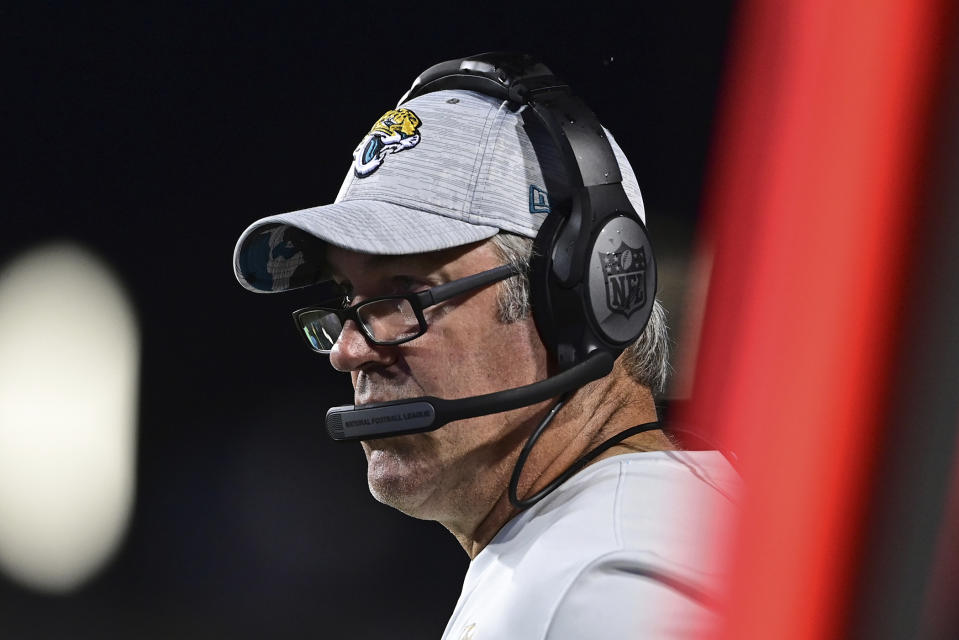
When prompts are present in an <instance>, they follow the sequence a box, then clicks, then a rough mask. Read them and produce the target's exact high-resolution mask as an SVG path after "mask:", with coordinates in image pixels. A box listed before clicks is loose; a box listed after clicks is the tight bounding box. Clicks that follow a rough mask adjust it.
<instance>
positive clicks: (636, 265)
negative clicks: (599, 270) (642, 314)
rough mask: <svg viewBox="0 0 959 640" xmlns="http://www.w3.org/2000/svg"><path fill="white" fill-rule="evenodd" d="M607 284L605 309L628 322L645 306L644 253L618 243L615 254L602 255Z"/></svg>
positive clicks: (643, 249) (613, 252)
mask: <svg viewBox="0 0 959 640" xmlns="http://www.w3.org/2000/svg"><path fill="white" fill-rule="evenodd" d="M599 258H600V260H601V261H602V265H603V277H604V278H605V280H606V306H607V307H608V308H609V310H610V311H612V312H613V313H619V314H622V315H624V316H626V317H627V318H628V317H629V316H631V315H632V314H633V312H634V311H636V310H638V309H640V308H642V306H643V305H644V304H646V250H645V248H643V247H640V248H638V249H636V248H633V247H630V246H629V245H627V244H626V243H625V242H621V243H620V245H619V248H618V249H616V250H615V251H607V252H601V253H600V254H599Z"/></svg>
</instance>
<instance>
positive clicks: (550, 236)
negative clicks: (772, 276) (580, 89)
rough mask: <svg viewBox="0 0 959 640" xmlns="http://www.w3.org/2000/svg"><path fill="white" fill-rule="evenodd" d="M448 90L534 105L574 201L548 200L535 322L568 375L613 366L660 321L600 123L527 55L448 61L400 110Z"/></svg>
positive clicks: (641, 234) (537, 261) (634, 220)
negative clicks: (596, 358)
mask: <svg viewBox="0 0 959 640" xmlns="http://www.w3.org/2000/svg"><path fill="white" fill-rule="evenodd" d="M444 89H465V90H469V91H477V92H479V93H484V94H486V95H490V96H493V97H495V98H499V99H502V100H508V101H510V102H513V103H515V104H516V105H517V106H519V105H527V108H528V110H529V111H530V112H532V113H533V114H535V117H536V118H537V120H538V121H539V122H540V124H541V125H542V126H543V128H544V129H545V131H546V132H547V134H548V135H549V138H550V139H551V140H552V142H553V144H554V145H556V148H557V149H558V150H559V152H560V156H561V158H562V160H563V164H564V166H565V167H566V175H567V177H568V180H569V194H570V195H569V198H564V199H563V201H562V202H560V201H559V199H555V198H552V197H551V198H550V200H551V204H552V205H553V206H552V208H551V211H550V213H549V215H548V216H547V218H546V220H545V221H544V222H543V225H542V227H541V228H540V230H539V232H538V235H537V236H536V239H535V240H534V244H533V247H534V251H533V259H532V262H531V264H530V289H531V297H532V305H533V317H534V319H535V321H536V326H537V329H538V330H539V332H540V336H541V337H542V339H543V342H544V344H545V345H546V346H547V348H548V349H549V352H550V354H552V356H553V357H554V359H555V363H556V365H557V367H558V369H559V370H560V371H563V370H566V369H568V368H569V367H572V366H574V365H576V364H579V363H581V362H583V361H585V359H586V358H587V356H589V355H590V354H591V353H593V352H595V351H597V350H601V351H604V352H607V353H609V354H610V355H611V356H612V357H613V358H614V359H615V358H616V357H618V356H619V354H620V353H622V351H623V349H625V348H626V347H627V346H629V345H630V344H631V343H632V342H634V341H635V340H636V339H637V338H639V336H640V334H642V332H643V329H644V328H645V327H646V323H647V322H648V321H649V317H650V315H651V314H652V309H653V301H654V298H655V295H656V263H655V259H654V256H653V249H652V245H651V244H650V242H649V238H648V236H647V234H646V227H645V225H644V224H643V222H642V220H641V219H640V217H639V215H638V214H637V213H636V211H635V209H634V208H633V206H632V204H631V203H630V201H629V198H628V197H627V195H626V191H625V190H624V188H623V184H622V174H621V173H620V170H619V164H618V163H617V161H616V156H615V153H614V152H613V148H612V146H611V145H610V143H609V140H608V139H607V137H606V132H605V131H604V129H603V127H602V125H601V124H600V123H599V121H598V120H597V118H596V116H595V115H594V114H593V112H592V111H591V110H590V109H589V107H587V106H586V105H585V103H583V101H582V100H580V99H579V98H577V97H576V96H574V95H573V94H572V92H571V91H570V88H569V86H568V85H567V84H566V83H565V82H563V81H562V80H560V79H559V78H557V77H556V76H554V75H553V73H552V72H551V71H550V70H549V68H548V67H547V66H546V65H544V64H542V63H541V62H538V61H536V60H535V59H534V58H532V57H531V56H529V55H527V54H521V53H507V52H492V53H483V54H479V55H475V56H470V57H468V58H462V59H458V60H449V61H447V62H441V63H439V64H437V65H434V66H432V67H430V68H429V69H427V70H426V71H424V72H423V73H422V74H420V76H419V77H417V79H416V80H415V81H414V83H413V86H412V87H411V88H410V90H409V91H408V92H407V93H406V94H405V95H404V96H403V97H402V98H401V99H400V104H402V103H404V102H406V101H407V100H411V99H412V98H414V97H416V96H419V95H423V94H424V93H430V92H432V91H440V90H444ZM551 195H552V194H551ZM554 200H555V202H554Z"/></svg>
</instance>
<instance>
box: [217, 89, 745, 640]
mask: <svg viewBox="0 0 959 640" xmlns="http://www.w3.org/2000/svg"><path fill="white" fill-rule="evenodd" d="M523 111H524V109H522V108H517V107H516V105H514V104H508V103H506V102H504V101H503V100H498V99H496V98H493V97H491V96H488V95H483V94H480V93H476V92H473V91H465V90H459V89H454V90H441V91H435V92H432V93H427V94H425V95H421V96H419V97H415V98H413V99H411V100H409V101H408V102H406V103H404V104H403V105H401V107H400V108H397V109H394V110H391V111H388V112H387V113H386V114H385V115H384V116H383V117H382V118H380V120H379V121H377V123H376V124H375V125H374V126H373V128H372V130H371V131H370V132H369V133H368V134H367V135H366V136H365V137H364V138H363V139H362V141H361V142H360V144H359V146H358V147H357V148H356V150H355V152H354V159H353V164H352V167H351V169H350V172H349V174H348V176H347V178H346V180H345V182H344V183H343V186H342V188H341V190H340V193H339V195H338V196H337V199H336V202H335V203H334V204H332V205H327V206H321V207H316V208H313V209H307V210H304V211H298V212H293V213H289V214H283V215H280V216H272V217H268V218H264V219H262V220H260V221H258V222H256V223H255V224H253V225H252V226H251V227H249V228H248V229H247V230H246V231H245V232H244V234H243V235H242V236H241V238H240V241H239V242H238V244H237V250H236V254H235V260H234V266H235V271H236V275H237V278H238V279H239V280H240V282H241V283H242V284H243V285H244V286H246V287H247V288H249V289H252V290H255V291H282V290H285V289H289V288H293V287H299V286H307V285H311V284H317V283H321V282H325V283H327V284H326V285H324V286H326V287H327V289H326V293H325V294H322V295H323V296H324V297H329V295H330V292H333V293H336V294H337V297H336V298H335V299H334V300H326V301H319V300H318V304H319V305H320V306H319V307H317V308H309V309H306V310H301V311H298V312H297V313H296V314H295V317H296V320H297V327H298V329H299V330H300V332H301V333H302V335H303V336H304V337H305V338H306V341H307V344H308V346H309V347H310V348H312V349H314V350H315V351H318V352H320V353H324V354H328V355H329V358H330V363H331V364H332V365H333V367H334V368H336V369H337V370H339V371H343V372H348V373H349V374H350V375H351V377H352V381H353V386H354V389H355V398H354V402H355V404H356V406H357V407H358V408H359V407H362V406H366V405H370V404H375V403H382V402H388V401H395V400H406V399H410V398H420V397H423V396H433V397H436V398H444V399H460V398H470V397H475V396H479V395H483V394H489V393H495V392H498V391H501V390H504V389H516V388H519V387H524V386H526V385H530V384H534V383H537V382H539V381H542V380H544V379H547V378H548V377H550V376H551V375H553V374H554V373H555V371H556V369H557V363H556V361H555V357H554V356H553V355H552V354H550V352H549V350H548V349H547V347H546V346H545V344H544V340H543V339H542V338H541V336H540V333H539V331H538V329H537V325H536V322H535V319H534V316H533V314H532V313H531V310H530V294H529V279H528V277H527V269H528V265H529V261H530V258H531V251H532V240H531V239H532V238H534V237H535V236H536V234H537V231H538V229H539V227H540V225H541V224H542V223H543V221H544V219H545V218H546V215H547V214H549V213H550V212H551V203H558V202H561V201H563V200H564V198H566V197H567V196H568V183H569V180H568V172H567V171H566V170H565V168H564V165H563V161H562V158H561V157H560V153H559V152H558V150H557V149H556V148H555V147H554V146H553V144H552V142H551V141H550V140H549V139H548V136H546V135H545V134H544V131H543V130H542V128H541V127H537V125H536V122H535V121H534V120H531V119H530V118H526V117H524V113H523ZM609 140H610V144H611V145H612V148H613V152H614V153H615V158H616V161H617V163H618V165H619V168H620V171H621V173H622V175H623V188H624V189H625V191H626V194H627V195H628V197H629V200H630V202H631V203H632V205H633V208H634V209H635V210H636V211H637V212H638V213H639V214H640V215H641V216H642V215H643V205H642V199H641V196H640V192H639V187H638V185H637V183H636V178H635V176H634V174H633V171H632V169H631V167H630V166H629V162H628V161H627V160H626V157H625V156H624V155H623V152H622V150H621V149H620V148H619V147H618V145H616V143H615V141H613V140H612V137H611V136H609ZM630 255H632V254H630ZM623 260H624V261H625V262H624V263H623V264H626V263H627V262H629V261H630V260H631V258H630V256H623ZM503 265H509V266H508V267H506V268H504V267H503ZM627 266H628V265H627ZM451 286H452V287H456V288H457V290H458V291H460V292H459V293H458V294H455V295H443V294H442V292H444V291H449V288H450V287H451ZM437 292H440V293H437ZM318 295H320V294H318ZM437 296H438V297H439V298H440V299H439V300H437V299H436V298H437ZM424 300H425V301H426V302H424ZM624 315H625V314H624ZM666 357H667V337H666V328H665V320H664V313H663V311H662V309H661V308H660V307H659V306H658V303H657V305H656V306H655V307H654V309H653V312H652V316H651V319H650V321H649V323H648V325H647V326H646V328H645V331H644V332H643V334H642V336H641V337H640V338H639V339H638V340H637V341H636V343H635V344H634V345H633V346H631V347H629V348H628V349H626V351H625V352H624V353H623V354H622V356H620V357H619V358H618V360H617V361H616V364H615V366H614V368H613V370H612V372H611V373H610V374H609V375H607V376H604V377H602V378H600V379H598V380H594V381H592V382H589V383H588V384H585V385H583V386H581V387H580V388H577V389H574V390H572V391H571V392H570V393H567V394H561V395H562V397H560V398H551V399H549V400H546V401H543V402H536V403H532V404H529V405H528V406H521V407H519V408H515V409H512V410H509V411H504V412H499V413H491V414H489V415H480V416H477V417H471V418H469V419H464V420H457V421H454V422H451V423H450V424H447V425H446V426H443V427H442V428H439V429H436V430H432V431H427V432H422V433H412V434H407V435H396V436H390V437H380V436H372V437H369V438H367V439H365V440H363V442H362V447H363V450H364V452H365V453H366V457H367V460H368V482H369V487H370V491H371V493H372V494H373V496H374V497H375V498H376V499H377V500H379V501H381V502H383V503H385V504H388V505H391V506H393V507H395V508H397V509H400V510H401V511H403V512H404V513H407V514H409V515H411V516H414V517H417V518H423V519H430V520H436V521H438V522H440V523H441V524H443V526H445V527H446V528H447V529H449V531H450V532H451V533H452V534H453V535H454V536H456V538H457V539H458V540H459V542H460V544H461V545H462V546H463V548H464V549H465V550H466V552H467V553H468V554H469V556H470V558H471V559H472V563H471V565H470V569H469V571H468V573H467V576H466V582H465V584H464V588H463V592H462V594H461V596H460V600H459V602H458V604H457V606H456V609H455V611H454V613H453V616H452V618H451V620H450V622H449V624H448V626H447V628H446V632H445V634H444V636H443V637H444V638H451V639H454V640H455V639H458V638H474V639H479V638H522V639H532V638H606V637H610V638H613V637H616V638H622V637H650V638H652V637H687V636H690V635H693V634H696V633H698V632H699V631H701V630H703V629H705V628H706V626H707V625H709V624H711V623H712V622H713V621H714V615H715V614H714V611H713V609H714V606H715V596H716V595H717V594H715V590H716V588H717V585H718V582H717V575H718V573H719V572H720V571H721V565H720V563H719V562H718V561H717V559H716V558H715V557H714V554H713V553H712V547H711V545H710V544H709V542H710V540H709V536H708V534H709V532H710V527H712V526H713V524H714V522H717V518H718V517H719V515H721V513H722V512H723V511H725V510H726V509H728V507H729V504H730V502H731V500H732V496H733V495H734V493H735V489H736V482H737V479H736V476H735V473H734V472H732V471H731V469H730V467H729V465H728V464H727V463H726V461H725V460H724V459H723V457H722V456H721V455H719V454H718V453H716V452H680V451H676V450H675V449H676V448H675V446H674V445H673V443H672V441H671V440H670V439H669V438H668V437H667V436H666V435H665V434H664V433H663V432H662V430H661V429H659V428H658V424H657V423H656V422H655V421H656V419H657V416H656V407H655V404H654V400H653V394H652V390H653V389H656V390H661V389H662V387H663V385H664V383H665V379H666V374H667V369H668V364H667V361H666ZM637 425H639V426H637ZM631 428H632V429H631ZM630 429H631V430H630ZM627 430H630V431H627ZM534 431H536V432H537V434H538V437H537V436H534V437H533V438H532V439H530V436H531V434H532V433H533V432H534ZM633 432H635V434H634V435H629V434H630V433H633ZM623 435H629V437H626V438H625V439H622V437H623ZM527 443H528V444H527ZM524 447H525V448H524ZM521 452H522V455H521ZM584 465H585V468H583V469H582V470H581V471H578V473H575V474H574V472H575V471H577V470H578V469H579V468H581V467H583V466H584ZM570 476H571V477H570ZM511 480H512V482H511ZM558 481H561V482H559V483H558V486H557V482H558ZM544 489H546V490H548V491H544ZM543 494H545V495H543ZM527 507H528V508H527Z"/></svg>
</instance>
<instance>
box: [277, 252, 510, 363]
mask: <svg viewBox="0 0 959 640" xmlns="http://www.w3.org/2000/svg"><path fill="white" fill-rule="evenodd" d="M515 275H519V271H518V270H517V269H516V268H515V267H513V266H511V265H501V266H499V267H495V268H493V269H490V270H488V271H481V272H480V273H474V274H473V275H471V276H466V277H465V278H460V279H459V280H453V281H452V282H446V283H444V284H441V285H437V286H435V287H432V288H430V289H427V290H426V291H417V292H416V293H407V294H401V295H393V296H380V297H378V298H370V299H369V300H364V301H363V302H360V303H358V304H355V305H352V306H350V307H345V308H343V307H339V308H333V307H306V308H304V309H298V310H296V311H294V312H293V322H295V323H296V330H297V332H298V333H299V334H300V335H301V336H303V338H304V339H305V340H306V343H307V344H308V345H309V346H310V349H312V350H313V351H316V352H317V353H329V352H330V351H331V350H332V349H333V345H335V344H336V341H337V340H339V338H340V334H341V333H343V325H345V324H346V321H347V320H352V321H353V322H355V323H356V325H357V326H358V327H360V328H362V329H363V333H364V335H366V338H367V339H368V340H369V341H370V342H372V343H373V344H378V345H396V344H403V343H404V342H409V341H410V340H413V339H414V338H418V337H420V336H421V335H423V334H424V333H426V327H427V324H426V318H424V317H423V309H426V308H427V307H431V306H433V305H435V304H439V303H441V302H445V301H446V300H449V299H450V298H454V297H456V296H458V295H461V294H463V293H466V292H468V291H472V290H474V289H479V288H481V287H487V286H489V285H491V284H493V283H495V282H499V281H500V280H505V279H506V278H511V277H513V276H515Z"/></svg>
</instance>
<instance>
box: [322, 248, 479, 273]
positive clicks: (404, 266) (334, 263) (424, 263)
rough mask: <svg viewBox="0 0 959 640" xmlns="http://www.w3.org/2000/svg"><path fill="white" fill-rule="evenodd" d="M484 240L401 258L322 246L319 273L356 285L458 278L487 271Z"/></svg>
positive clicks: (405, 255) (406, 255) (400, 256)
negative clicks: (374, 280) (361, 281)
mask: <svg viewBox="0 0 959 640" xmlns="http://www.w3.org/2000/svg"><path fill="white" fill-rule="evenodd" d="M486 244H487V242H486V241H480V242H476V243H472V244H468V245H463V246H459V247H452V248H450V249H441V250H439V251H429V252H425V253H412V254H404V255H378V254H370V253H361V252H358V251H351V250H349V249H343V248H341V247H338V246H336V245H332V244H330V245H326V247H325V251H324V252H323V253H324V255H323V270H324V271H325V272H326V273H328V274H329V277H332V278H333V279H336V280H344V279H345V280H350V281H353V282H356V281H357V280H359V279H363V278H377V277H389V276H394V275H410V276H427V275H444V276H447V277H459V274H460V272H463V273H467V274H468V273H473V272H475V271H482V270H483V269H484V268H487V267H486V266H485V264H486V263H487V262H488V259H484V258H486V257H487V254H489V253H491V252H490V251H489V249H488V248H487V247H485V246H484V245H486Z"/></svg>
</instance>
